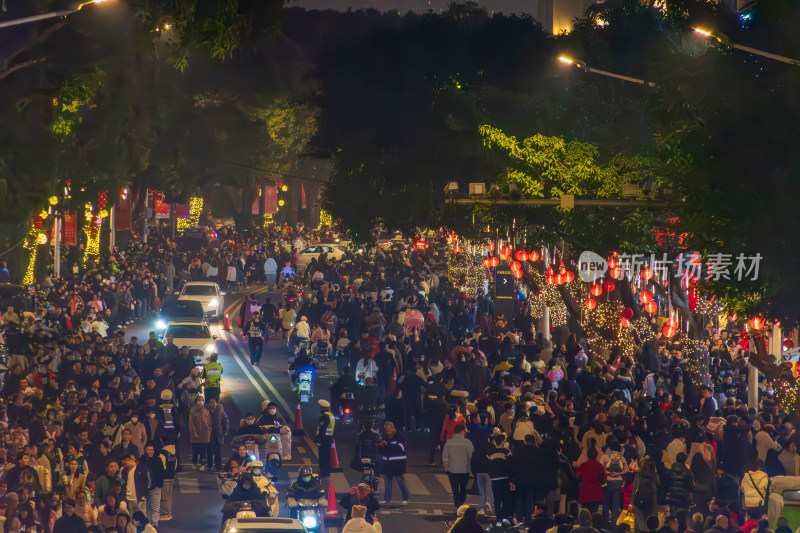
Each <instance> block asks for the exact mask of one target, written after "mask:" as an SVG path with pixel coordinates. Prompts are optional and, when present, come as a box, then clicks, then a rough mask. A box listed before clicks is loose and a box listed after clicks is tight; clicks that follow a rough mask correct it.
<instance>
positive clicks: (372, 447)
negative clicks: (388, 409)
mask: <svg viewBox="0 0 800 533" xmlns="http://www.w3.org/2000/svg"><path fill="white" fill-rule="evenodd" d="M380 441H381V434H380V433H378V432H377V431H375V428H373V426H372V421H371V420H365V421H364V423H363V424H362V427H361V431H360V432H359V433H358V437H356V447H355V451H354V453H353V461H352V462H351V463H350V468H352V469H353V470H357V471H359V472H361V470H362V468H363V467H362V462H361V460H362V459H369V460H370V461H371V462H372V467H373V468H375V467H376V466H377V465H378V457H380V453H379V450H378V443H380Z"/></svg>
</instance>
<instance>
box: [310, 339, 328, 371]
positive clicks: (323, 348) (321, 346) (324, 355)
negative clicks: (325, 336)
mask: <svg viewBox="0 0 800 533" xmlns="http://www.w3.org/2000/svg"><path fill="white" fill-rule="evenodd" d="M311 357H312V359H314V362H315V363H316V364H317V367H318V368H325V367H326V366H328V343H327V342H326V341H324V340H323V341H319V342H317V343H316V344H315V345H314V348H313V349H312V350H311Z"/></svg>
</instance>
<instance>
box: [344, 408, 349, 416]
mask: <svg viewBox="0 0 800 533" xmlns="http://www.w3.org/2000/svg"><path fill="white" fill-rule="evenodd" d="M344 414H346V415H349V414H350V408H349V407H345V408H344Z"/></svg>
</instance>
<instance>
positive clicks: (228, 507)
mask: <svg viewBox="0 0 800 533" xmlns="http://www.w3.org/2000/svg"><path fill="white" fill-rule="evenodd" d="M221 512H222V525H225V522H226V521H228V520H230V519H231V518H256V517H263V518H268V517H269V515H270V511H269V505H267V502H266V500H249V501H236V502H232V501H229V500H226V501H225V503H224V504H223V506H222V511H221Z"/></svg>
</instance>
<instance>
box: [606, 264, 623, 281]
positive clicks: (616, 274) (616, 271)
mask: <svg viewBox="0 0 800 533" xmlns="http://www.w3.org/2000/svg"><path fill="white" fill-rule="evenodd" d="M608 275H609V276H611V277H612V278H614V279H619V278H621V277H622V269H621V268H619V267H617V268H612V269H611V270H610V271H609V272H608Z"/></svg>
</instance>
